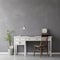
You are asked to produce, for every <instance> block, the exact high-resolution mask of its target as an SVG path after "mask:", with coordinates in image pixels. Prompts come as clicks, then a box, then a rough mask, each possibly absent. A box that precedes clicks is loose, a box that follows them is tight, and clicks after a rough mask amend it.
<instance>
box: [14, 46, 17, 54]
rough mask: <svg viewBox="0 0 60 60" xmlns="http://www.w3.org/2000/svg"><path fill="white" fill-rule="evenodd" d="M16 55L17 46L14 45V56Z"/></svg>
mask: <svg viewBox="0 0 60 60" xmlns="http://www.w3.org/2000/svg"><path fill="white" fill-rule="evenodd" d="M16 54H17V45H14V55H16Z"/></svg>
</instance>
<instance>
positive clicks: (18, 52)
mask: <svg viewBox="0 0 60 60" xmlns="http://www.w3.org/2000/svg"><path fill="white" fill-rule="evenodd" d="M1 54H3V55H4V54H7V55H8V52H0V55H1ZM18 54H24V52H18ZM27 54H33V52H27ZM35 54H40V53H39V52H36V53H35ZM43 54H47V53H46V52H44V53H43ZM52 54H60V52H53V53H52Z"/></svg>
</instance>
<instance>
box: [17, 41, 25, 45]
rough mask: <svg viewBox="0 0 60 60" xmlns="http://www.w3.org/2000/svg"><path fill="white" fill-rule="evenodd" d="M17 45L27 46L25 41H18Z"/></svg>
mask: <svg viewBox="0 0 60 60" xmlns="http://www.w3.org/2000/svg"><path fill="white" fill-rule="evenodd" d="M16 44H17V45H25V41H22V40H21V41H17V42H16Z"/></svg>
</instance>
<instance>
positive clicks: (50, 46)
mask: <svg viewBox="0 0 60 60" xmlns="http://www.w3.org/2000/svg"><path fill="white" fill-rule="evenodd" d="M50 56H52V41H50Z"/></svg>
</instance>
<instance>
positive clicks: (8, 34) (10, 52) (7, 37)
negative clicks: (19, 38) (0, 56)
mask: <svg viewBox="0 0 60 60" xmlns="http://www.w3.org/2000/svg"><path fill="white" fill-rule="evenodd" d="M11 33H12V31H9V30H7V34H6V41H8V43H9V47H8V53H9V54H13V46H12V45H11V42H12V36H11Z"/></svg>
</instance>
